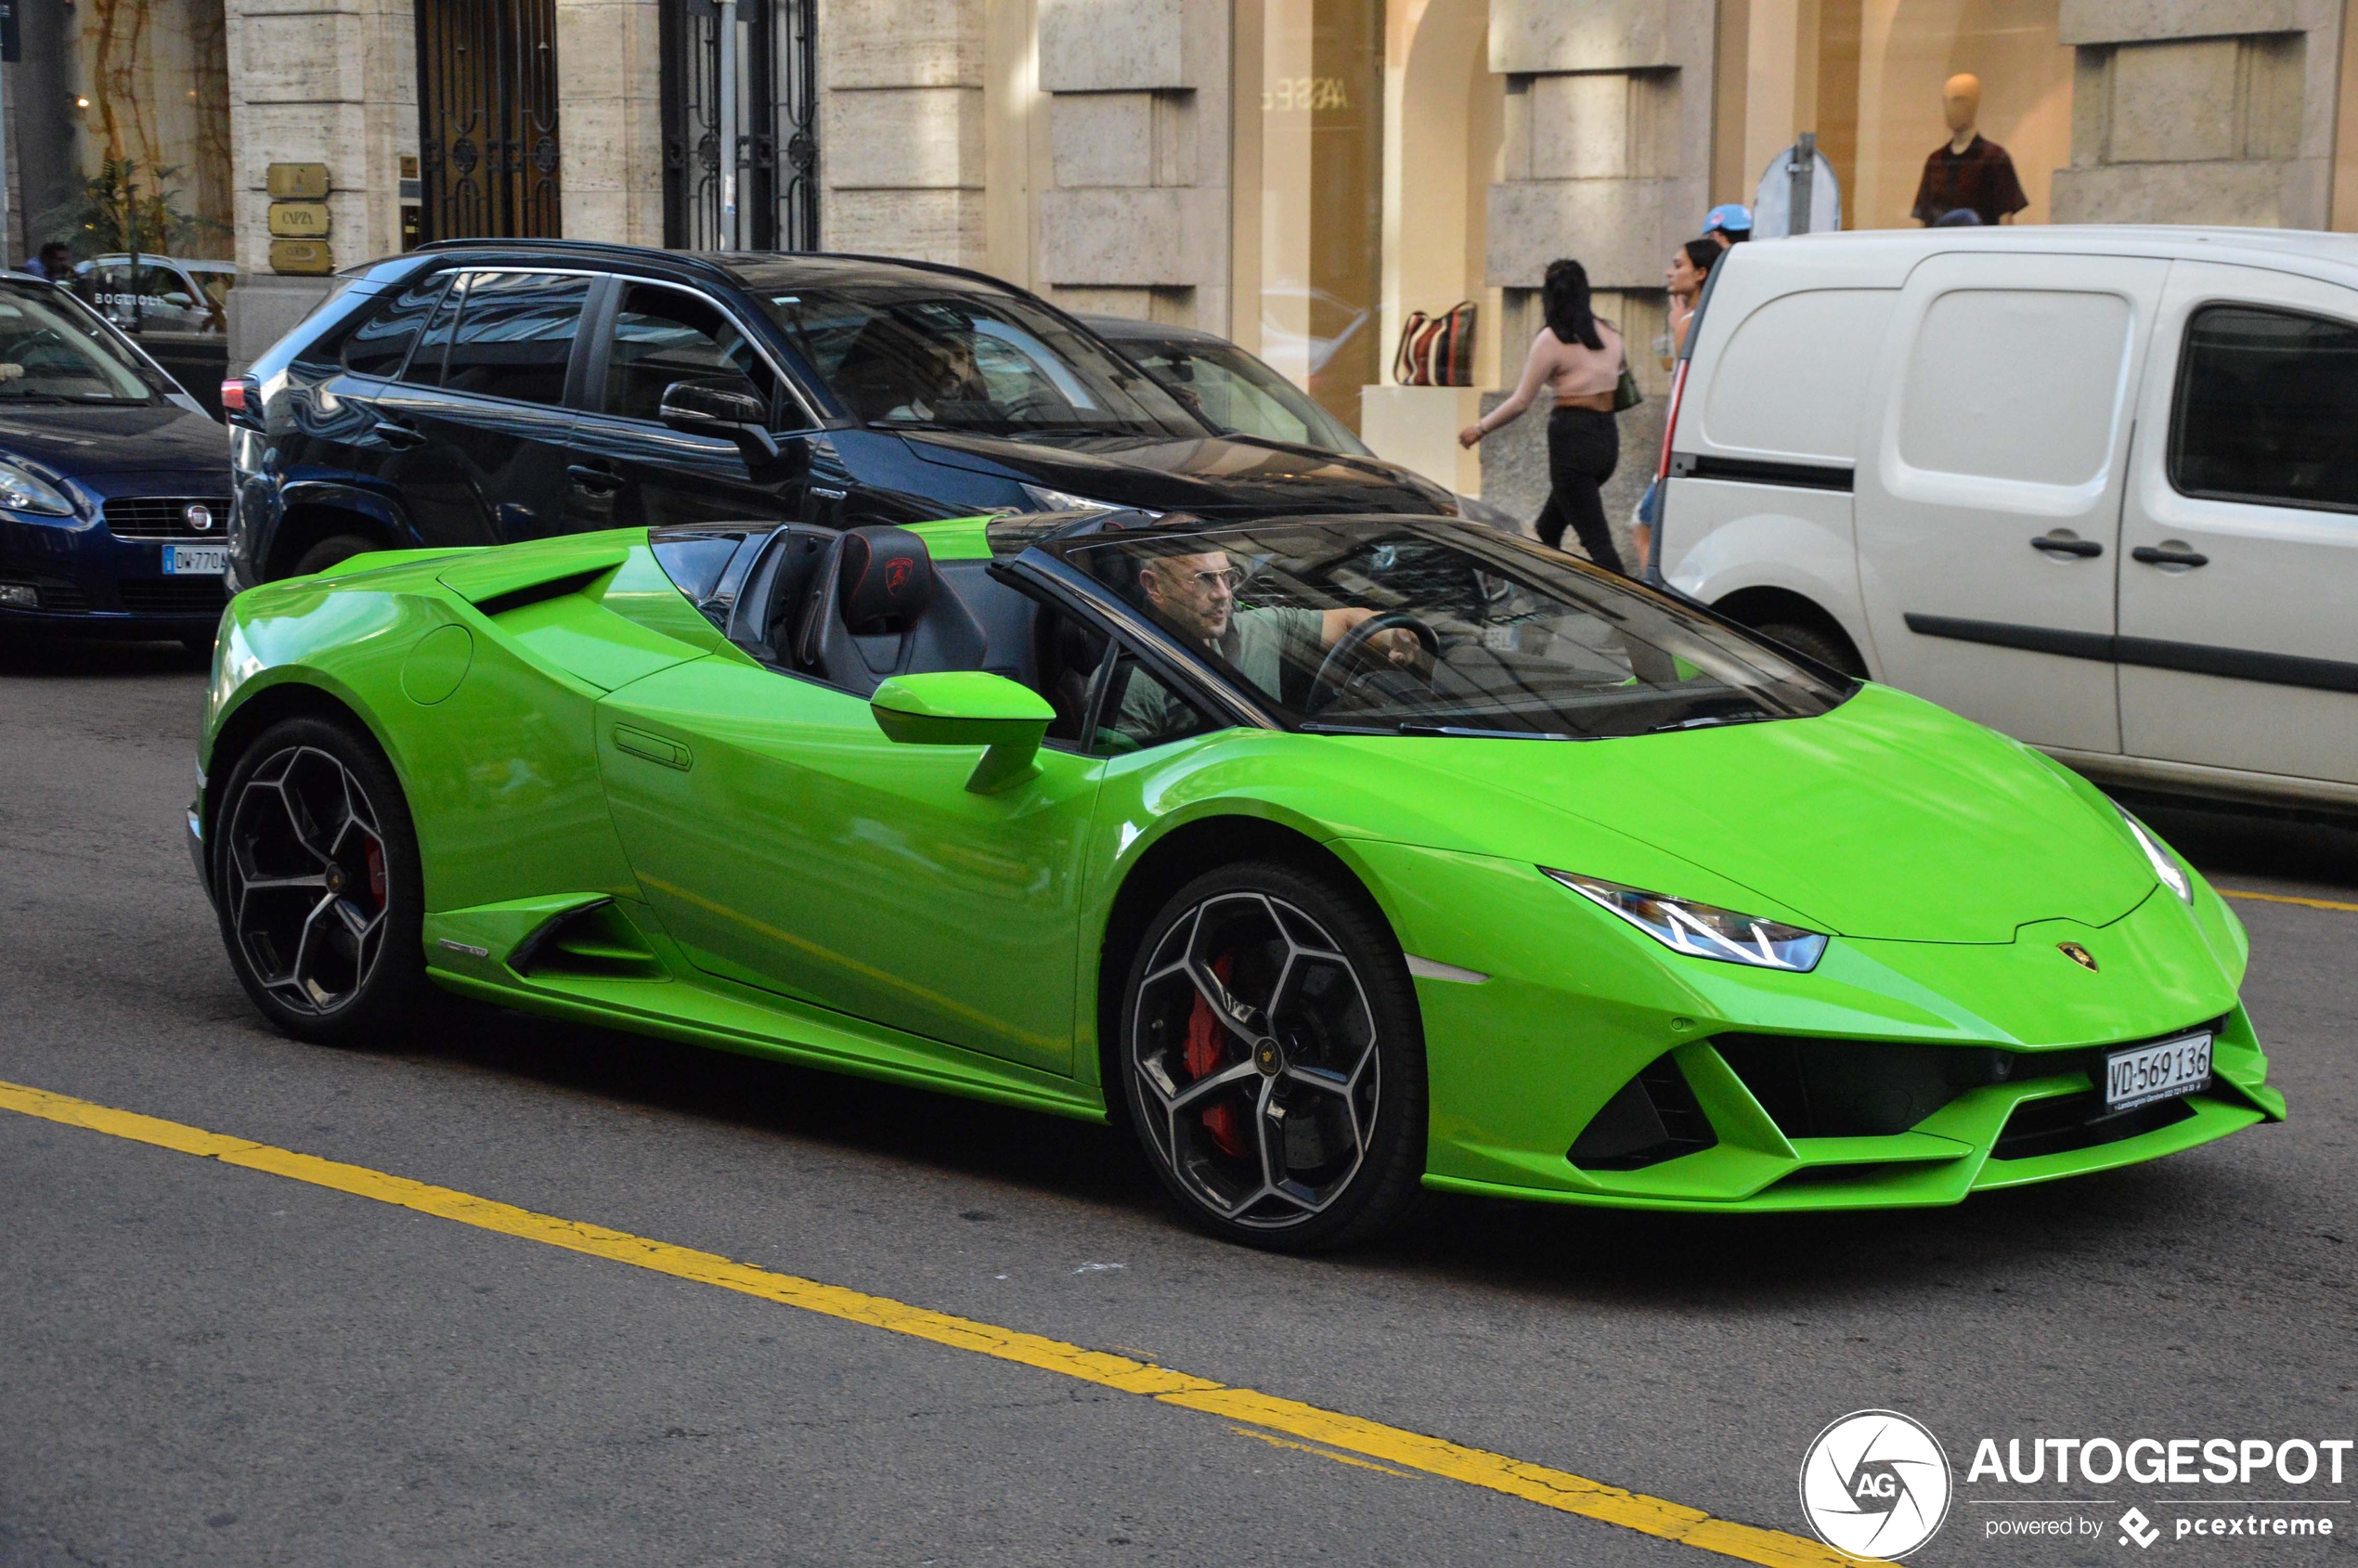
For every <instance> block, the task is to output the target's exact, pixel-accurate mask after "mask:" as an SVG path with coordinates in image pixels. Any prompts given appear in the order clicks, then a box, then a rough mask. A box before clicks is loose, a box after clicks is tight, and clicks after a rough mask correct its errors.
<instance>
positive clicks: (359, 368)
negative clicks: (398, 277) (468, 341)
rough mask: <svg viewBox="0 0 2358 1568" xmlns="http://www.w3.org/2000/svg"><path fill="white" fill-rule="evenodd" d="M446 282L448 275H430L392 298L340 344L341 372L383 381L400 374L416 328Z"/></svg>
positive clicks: (440, 273)
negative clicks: (377, 378) (341, 345)
mask: <svg viewBox="0 0 2358 1568" xmlns="http://www.w3.org/2000/svg"><path fill="white" fill-rule="evenodd" d="M449 281H450V275H449V274H448V273H447V272H437V273H433V274H430V275H429V276H427V277H424V278H421V279H418V281H416V282H415V283H412V284H410V285H409V287H408V288H407V289H404V290H403V291H401V292H399V293H397V294H395V295H394V296H393V298H392V299H390V300H388V301H387V302H386V303H385V304H384V305H383V306H382V308H381V309H379V310H378V312H377V313H376V315H374V316H372V317H369V319H368V320H366V321H363V322H362V323H361V324H360V325H359V327H358V328H357V329H356V330H355V331H354V332H353V334H352V336H350V337H349V338H346V339H345V340H344V344H343V368H344V369H347V370H350V371H351V372H352V373H353V374H354V375H356V376H381V377H382V378H383V379H385V380H386V381H391V380H393V378H395V376H398V375H399V374H401V366H402V362H403V361H404V360H406V359H408V357H409V345H410V344H411V343H415V342H417V341H418V329H419V327H420V326H421V325H423V324H424V322H425V319H426V313H427V312H428V311H431V310H432V309H433V308H434V301H435V300H437V299H439V298H441V297H442V289H443V285H444V284H446V283H447V282H449Z"/></svg>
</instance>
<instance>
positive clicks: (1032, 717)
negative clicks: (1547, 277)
mask: <svg viewBox="0 0 2358 1568" xmlns="http://www.w3.org/2000/svg"><path fill="white" fill-rule="evenodd" d="M868 709H869V711H870V712H872V713H874V714H875V716H876V723H877V725H878V726H879V727H880V728H881V729H882V730H883V731H884V732H885V734H886V735H887V737H888V738H889V739H892V740H896V741H900V742H901V743H902V744H904V745H979V746H988V747H989V748H990V749H989V750H987V751H985V752H984V753H983V754H982V758H981V760H979V761H978V762H977V763H976V764H975V771H974V772H973V773H972V774H971V775H969V776H968V778H967V779H966V787H967V788H968V789H969V790H972V791H973V792H974V793H975V794H977V795H997V794H999V793H1000V792H1002V791H1003V790H1008V789H1013V788H1014V787H1015V786H1016V785H1017V784H1022V783H1023V782H1024V781H1025V780H1027V779H1030V778H1031V777H1032V776H1033V775H1035V774H1037V773H1038V772H1039V771H1040V764H1039V763H1038V762H1037V761H1036V760H1035V758H1037V757H1038V755H1039V751H1040V743H1041V741H1042V740H1043V738H1044V737H1045V736H1046V735H1047V733H1048V726H1049V725H1050V724H1053V723H1055V722H1056V709H1055V708H1053V707H1051V706H1048V701H1047V699H1046V698H1044V697H1043V696H1041V694H1040V693H1037V692H1035V691H1033V690H1032V689H1031V688H1030V687H1029V686H1023V685H1018V684H1017V682H1015V681H1013V680H1008V679H1007V678H1006V677H1005V676H1004V675H992V674H991V673H989V672H988V671H985V670H970V669H948V670H935V671H931V672H928V673H926V674H922V675H896V676H894V677H893V678H892V679H891V680H887V681H886V682H885V683H884V684H883V685H881V686H879V687H877V688H876V691H875V695H874V696H872V697H870V698H869V699H868Z"/></svg>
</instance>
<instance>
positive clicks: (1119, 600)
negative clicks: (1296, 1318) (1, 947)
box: [188, 512, 2284, 1249]
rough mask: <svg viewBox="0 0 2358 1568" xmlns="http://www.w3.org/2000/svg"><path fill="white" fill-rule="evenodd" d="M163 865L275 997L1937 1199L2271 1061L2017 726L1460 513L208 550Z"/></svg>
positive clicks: (1278, 1187)
mask: <svg viewBox="0 0 2358 1568" xmlns="http://www.w3.org/2000/svg"><path fill="white" fill-rule="evenodd" d="M214 657H215V664H214V676H213V683H212V690H211V693H210V698H209V706H208V711H207V715H206V725H205V738H204V743H203V748H202V751H201V756H200V759H199V761H200V769H199V771H200V781H201V782H200V787H199V790H198V796H197V799H196V802H195V804H194V805H193V807H192V808H191V810H190V811H189V815H188V827H189V832H190V834H191V835H192V837H193V847H194V849H195V851H196V856H197V862H198V865H199V867H200V869H201V873H202V875H203V876H204V879H205V883H206V886H207V888H208V889H209V891H210V892H211V895H212V898H213V901H214V905H215V907H216V908H217V910H218V912H219V914H220V920H221V930H222V935H223V938H224V940H225V941H226V943H227V948H228V952H229V958H230V962H231V963H232V965H234V966H235V967H236V970H237V973H238V977H239V978H240V980H241V981H242V982H243V983H244V985H245V987H246V990H247V991H249V992H250V993H251V994H252V996H253V1001H254V1003H255V1004H256V1005H257V1006H258V1007H260V1008H261V1010H262V1011H263V1012H264V1013H265V1014H266V1016H267V1017H269V1018H270V1019H271V1020H272V1021H273V1022H275V1023H276V1024H278V1025H279V1027H280V1028H282V1029H284V1030H287V1031H289V1032H290V1033H292V1034H294V1035H297V1036H299V1037H302V1038H304V1039H308V1040H316V1041H321V1042H339V1041H347V1040H356V1039H362V1038H379V1039H382V1038H387V1037H397V1036H398V1035H399V1034H400V1033H401V1032H402V1031H404V1030H410V1029H414V1028H417V1027H421V1025H422V1024H423V1023H424V1022H425V1021H426V1020H427V1019H428V1018H429V1017H431V1011H432V1006H433V1004H436V1003H437V1002H438V1001H439V1000H440V998H441V994H442V993H443V992H456V993H458V994H459V995H460V996H463V997H472V998H477V999H480V1000H482V1001H486V1002H491V1003H496V1004H501V1005H504V1006H509V1007H516V1008H522V1009H525V1010H526V1011H529V1012H535V1013H543V1014H549V1015H551V1016H554V1017H563V1018H572V1019H578V1020H581V1021H582V1022H585V1023H592V1024H601V1025H606V1026H610V1027H614V1028H618V1029H627V1030H640V1031H642V1032H645V1033H650V1034H656V1035H663V1036H667V1037H670V1038H672V1039H676V1040H682V1041H689V1042H693V1043H698V1044H705V1045H717V1046H721V1047H723V1048H726V1049H729V1050H733V1051H741V1052H746V1053H750V1054H754V1055H759V1056H777V1057H781V1058H784V1059H786V1060H790V1061H796V1062H801V1063H805V1064H809V1065H812V1066H817V1067H824V1068H832V1069H840V1070H843V1071H847V1072H856V1073H864V1074H868V1075H870V1076H873V1077H877V1078H884V1079H890V1080H893V1081H895V1082H901V1083H908V1084H916V1085H921V1086H924V1087H927V1088H933V1089H941V1090H947V1091H949V1092H951V1093H953V1094H961V1095H972V1096H975V1097H977V1098H979V1099H986V1100H994V1101H998V1102H1000V1103H1003V1104H1007V1105H1016V1106H1026V1107H1030V1108H1034V1109H1038V1110H1044V1111H1051V1112H1054V1113H1056V1114H1058V1115H1064V1116H1074V1117H1082V1118H1087V1119H1093V1120H1111V1121H1114V1122H1116V1123H1117V1124H1120V1125H1123V1126H1126V1127H1127V1128H1129V1129H1130V1130H1131V1131H1132V1132H1133V1133H1134V1135H1135V1137H1136V1140H1137V1143H1138V1145H1139V1147H1140V1148H1141V1150H1142V1151H1143V1153H1144V1155H1145V1157H1146V1159H1147V1161H1148V1163H1149V1164H1150V1165H1151V1166H1152V1167H1153V1169H1154V1170H1155V1171H1156V1172H1157V1173H1158V1174H1159V1175H1160V1179H1161V1181H1162V1183H1163V1184H1164V1186H1166V1187H1168V1189H1169V1191H1170V1193H1171V1195H1172V1197H1173V1199H1174V1200H1175V1202H1176V1203H1177V1205H1178V1206H1179V1207H1180V1209H1181V1210H1182V1211H1184V1212H1185V1213H1186V1214H1187V1215H1189V1216H1190V1217H1191V1218H1193V1219H1194V1220H1195V1221H1196V1222H1197V1223H1198V1224H1200V1225H1204V1226H1205V1227H1207V1228H1209V1229H1210V1230H1211V1231H1213V1232H1214V1233H1216V1234H1219V1235H1223V1236H1226V1237H1230V1238H1235V1239H1237V1240H1241V1241H1248V1242H1250V1243H1253V1244H1255V1245H1260V1246H1265V1247H1276V1248H1289V1249H1306V1248H1311V1247H1317V1246H1329V1245H1333V1244H1336V1243H1339V1242H1343V1241H1347V1240H1351V1239H1354V1238H1361V1237H1365V1236H1367V1235H1370V1234H1372V1233H1374V1232H1376V1231H1378V1230H1380V1229H1381V1228H1382V1227H1383V1226H1385V1225H1387V1224H1388V1223H1390V1222H1392V1221H1394V1220H1396V1219H1397V1218H1398V1217H1399V1216H1400V1215H1401V1214H1402V1212H1404V1211H1405V1210H1406V1208H1407V1207H1408V1206H1409V1205H1410V1204H1411V1203H1412V1201H1413V1200H1414V1199H1416V1197H1417V1196H1418V1194H1419V1190H1420V1188H1440V1189H1446V1190H1449V1191H1455V1192H1466V1193H1479V1194H1488V1195H1493V1196H1499V1197H1511V1198H1521V1199H1540V1200H1545V1201H1555V1202H1567V1203H1599V1204H1613V1205H1620V1206H1624V1207H1633V1208H1652V1209H1686V1210H1696V1211H1731V1210H1752V1211H1764V1210H1792V1209H1830V1208H1848V1207H1885V1206H1903V1205H1918V1204H1944V1203H1954V1202H1956V1201H1958V1200H1959V1199H1963V1198H1964V1197H1965V1196H1966V1195H1967V1194H1968V1193H1972V1192H1976V1191H1982V1190H1986V1189H1989V1188H1993V1187H2002V1186H2016V1185H2019V1184H2022V1183H2027V1182H2039V1181H2046V1180H2050V1179H2052V1178H2054V1177H2058V1176H2066V1175H2071V1174H2075V1173H2080V1172H2086V1171H2095V1170H2102V1169H2105V1168H2107V1167H2111V1166H2117V1165H2122V1164H2127V1163H2131V1162H2133V1161H2137V1160H2148V1159H2151V1158H2153V1157H2155V1156H2157V1155H2161V1154H2167V1153H2170V1152H2171V1151H2173V1150H2177V1149H2183V1148H2187V1147H2192V1146H2194V1145H2196V1144H2200V1143H2204V1142H2207V1141H2209V1140H2210V1139H2212V1138H2217V1137H2221V1136H2223V1135H2224V1134H2229V1133H2232V1132H2235V1131H2236V1130H2237V1129H2239V1128H2243V1127H2247V1126H2249V1125H2251V1124H2252V1123H2254V1122H2257V1121H2274V1120H2278V1119H2281V1118H2282V1116H2283V1114H2284V1101H2283V1097H2282V1096H2281V1095H2278V1094H2277V1093H2276V1092H2275V1091H2274V1090H2273V1089H2270V1088H2269V1087H2267V1084H2266V1078H2267V1069H2268V1064H2267V1058H2266V1057H2265V1056H2263V1055H2262V1054H2261V1048H2260V1044H2259V1042H2258V1041H2257V1040H2256V1039H2255V1038H2254V1037H2253V1033H2252V1029H2251V1024H2250V1022H2249V1020H2248V1018H2247V1017H2246V1016H2245V1013H2244V1009H2243V1008H2242V1006H2241V1005H2240V1004H2238V1002H2237V999H2236V989H2237V986H2238V984H2239V983H2240V981H2241V978H2242V976H2243V970H2244V964H2245V954H2246V941H2245V937H2244V932H2243V929H2242V927H2241V926H2240V925H2239V924H2238V923H2237V922H2236V920H2235V916H2234V915H2233V914H2230V913H2229V912H2228V910H2227V908H2226V907H2225V905H2223V904H2222V902H2221V901H2220V900H2219V897H2218V895H2217V894H2216V893H2214V892H2213V891H2212V890H2211V889H2210V888H2209V886H2208V885H2207V884H2205V883H2204V881H2203V879H2202V878H2201V877H2200V876H2198V875H2196V874H2195V872H2194V871H2193V870H2192V869H2191V868H2189V867H2188V866H2187V865H2186V864H2185V862H2183V861H2181V860H2180V859H2179V858H2178V857H2177V856H2176V855H2175V854H2174V853H2173V852H2172V851H2171V850H2170V849H2169V848H2168V847H2167V846H2165V845H2164V844H2162V843H2161V842H2160V840H2159V839H2157V837H2155V836H2154V835H2153V834H2152V833H2151V832H2149V831H2148V830H2147V829H2146V828H2144V826H2143V825H2142V824H2141V823H2138V822H2137V821H2136V820H2135V819H2133V818H2132V817H2130V816H2129V815H2127V814H2126V813H2124V812H2123V811H2121V810H2118V808H2117V807H2115V806H2114V805H2113V804H2112V803H2111V802H2110V801H2108V800H2107V799H2105V797H2104V796H2102V795H2100V794H2098V793H2097V792H2096V791H2095V790H2094V789H2093V788H2092V787H2090V785H2088V784H2086V783H2084V782H2082V781H2081V780H2080V779H2079V777H2077V776H2076V775H2074V774H2073V773H2071V772H2068V771H2066V770H2065V769H2064V768H2062V767H2061V766H2059V765H2057V764H2055V763H2054V762H2052V761H2050V760H2048V759H2047V758H2043V757H2041V755H2040V754H2039V753H2037V752H2035V751H2032V750H2030V749H2028V747H2026V746H2023V745H2017V744H2015V742H2013V741H2010V740H2007V739H2005V738H2004V737H2002V736H2000V735H1997V734H1993V733H1991V732H1989V731H1988V730H1984V729H1981V728H1979V727H1977V726H1976V725H1973V724H1969V723H1966V722H1965V721H1963V719H1957V718H1955V717H1953V716H1951V715H1950V714H1948V713H1945V712H1943V711H1941V710H1940V709H1938V708H1936V707H1933V706H1930V705H1928V704H1925V703H1923V702H1920V701H1918V700H1916V699H1915V698H1913V697H1910V696H1906V695H1904V694H1902V693H1898V692H1896V691H1892V690H1890V689H1888V688H1886V687H1882V686H1876V685H1871V684H1865V683H1861V682H1858V681H1853V680H1847V679H1846V678H1844V677H1842V676H1839V675H1837V674H1835V673H1833V672H1832V671H1830V670H1826V669H1822V668H1820V667H1816V666H1814V665H1811V664H1809V663H1807V662H1806V661H1805V660H1803V659H1801V658H1800V657H1798V656H1797V655H1795V654H1790V653H1787V652H1784V651H1782V650H1781V649H1780V648H1778V647H1777V646H1776V645H1775V644H1773V643H1770V642H1768V641H1763V640H1761V639H1760V638H1758V637H1756V636H1755V635H1753V634H1751V633H1749V632H1747V631H1744V630H1743V629H1741V628H1737V627H1734V626H1732V625H1730V624H1729V623H1727V622H1724V621H1722V620H1720V619H1718V618H1717V617H1715V616H1712V615H1711V614H1710V613H1709V612H1707V611H1704V610H1702V609H1699V608H1697V607H1695V606H1693V605H1691V604H1689V603H1683V602H1680V601H1678V600H1677V599H1675V598H1672V597H1670V596H1667V595H1665V594H1662V593H1657V592H1654V591H1652V590H1649V589H1647V588H1644V587H1642V586H1639V585H1637V584H1634V583H1630V582H1628V581H1626V580H1624V579H1622V578H1619V577H1611V576H1608V575H1606V574H1604V573H1601V572H1599V571H1596V570H1594V569H1592V568H1590V567H1588V566H1587V565H1585V564H1581V563H1579V562H1576V561H1574V560H1572V559H1571V558H1570V557H1568V556H1564V555H1561V554H1558V553H1556V552H1553V551H1547V550H1543V549H1541V548H1539V547H1537V546H1535V545H1532V544H1527V543H1524V542H1522V541H1520V540H1517V539H1513V538H1506V537H1503V536H1501V535H1499V534H1497V533H1496V532H1494V531H1492V530H1489V529H1486V528H1481V527H1477V526H1472V525H1466V524H1462V523H1459V522H1457V521H1455V520H1452V519H1447V518H1425V517H1413V518H1412V517H1360V518H1342V519H1337V518H1310V519H1287V520H1276V521H1257V522H1245V523H1216V522H1206V521H1203V520H1201V519H1193V518H1190V519H1184V520H1183V519H1178V518H1155V517H1152V516H1150V515H1148V514H1144V513H1137V512H1127V513H1125V512H1110V513H1107V512H1099V513H1094V514H1087V515H1082V514H1074V513H1066V514H1034V515H1028V516H1017V517H1006V518H1000V519H995V520H984V519H972V520H966V521H960V522H952V523H938V524H928V525H920V526H917V527H913V528H906V529H903V528H892V527H861V528H852V529H849V530H844V531H836V530H833V529H824V528H817V527H811V526H806V525H799V524H788V525H775V524H760V525H755V524H719V523H710V524H704V523H699V524H682V525H667V526H662V527H656V528H654V529H652V530H649V529H634V530H628V531H623V532H615V533H603V534H590V535H580V536H573V537H567V538H556V539H549V540H544V541H540V542H536V543H529V544H519V545H512V546H508V547H505V548H502V549H496V550H480V551H397V552H390V553H381V554H375V555H366V556H361V557H358V558H356V559H354V560H351V561H347V562H345V563H344V564H342V565H341V566H339V567H337V568H335V569H334V570H333V571H332V572H330V573H328V574H325V575H322V576H318V577H304V578H297V579H294V580H292V581H286V582H279V583H274V584H271V585H268V586H266V587H262V588H257V589H254V590H251V591H248V592H246V593H242V594H240V595H239V596H238V598H237V600H236V601H235V603H233V604H232V605H231V606H230V609H229V612H228V614H227V617H226V619H225V621H224V623H223V626H222V629H221V637H220V641H219V644H218V650H217V652H216V654H215V655H214Z"/></svg>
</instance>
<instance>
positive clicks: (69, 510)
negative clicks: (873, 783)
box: [0, 460, 73, 517]
mask: <svg viewBox="0 0 2358 1568" xmlns="http://www.w3.org/2000/svg"><path fill="white" fill-rule="evenodd" d="M0 511H6V512H36V513H38V514H39V515H41V516H43V517H71V516H72V515H73V502H71V501H70V500H68V499H66V497H65V492H64V491H62V490H60V489H58V487H57V486H54V485H52V484H50V483H49V482H48V481H47V480H45V479H37V478H35V477H33V475H32V473H31V472H30V471H29V470H27V469H25V468H24V467H23V466H21V465H20V464H18V463H12V462H7V461H6V460H0Z"/></svg>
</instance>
